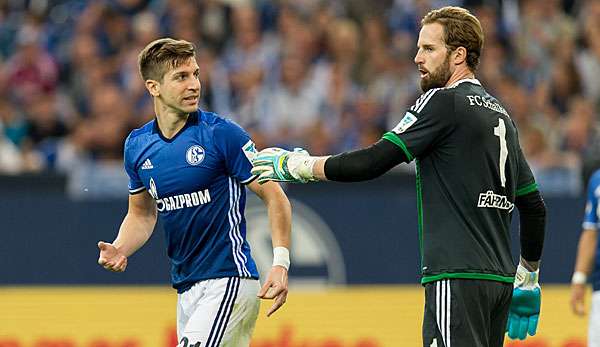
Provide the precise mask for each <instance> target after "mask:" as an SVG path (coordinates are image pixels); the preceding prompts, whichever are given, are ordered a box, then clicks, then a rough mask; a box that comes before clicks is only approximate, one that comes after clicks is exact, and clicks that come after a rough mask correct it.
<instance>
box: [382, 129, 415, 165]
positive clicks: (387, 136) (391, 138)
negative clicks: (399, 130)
mask: <svg viewBox="0 0 600 347" xmlns="http://www.w3.org/2000/svg"><path fill="white" fill-rule="evenodd" d="M382 138H384V139H386V140H388V141H390V142H391V143H393V144H395V145H396V146H398V147H400V148H401V149H402V151H404V154H405V155H406V158H407V159H408V162H411V161H412V160H413V159H414V158H415V157H414V156H413V155H412V154H411V153H410V151H409V150H408V148H407V147H406V144H405V143H404V141H402V139H401V138H399V137H398V135H396V134H394V133H393V132H391V131H388V132H387V133H385V134H383V137H382Z"/></svg>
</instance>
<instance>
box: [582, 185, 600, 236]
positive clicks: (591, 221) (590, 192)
mask: <svg viewBox="0 0 600 347" xmlns="http://www.w3.org/2000/svg"><path fill="white" fill-rule="evenodd" d="M598 178H599V175H598V174H596V175H593V176H592V178H591V179H590V182H589V183H588V187H587V196H586V198H587V200H586V203H585V214H584V216H583V225H582V227H583V228H584V229H593V230H597V229H598V214H600V211H599V210H598V196H597V195H596V190H598V188H599V187H600V186H599V185H598V181H599V179H598Z"/></svg>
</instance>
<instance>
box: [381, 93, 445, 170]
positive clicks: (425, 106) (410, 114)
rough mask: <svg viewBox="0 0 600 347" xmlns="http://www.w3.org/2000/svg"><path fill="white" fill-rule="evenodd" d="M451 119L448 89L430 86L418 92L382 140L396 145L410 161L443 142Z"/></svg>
mask: <svg viewBox="0 0 600 347" xmlns="http://www.w3.org/2000/svg"><path fill="white" fill-rule="evenodd" d="M454 120H455V110H454V95H453V94H452V93H451V91H449V90H445V89H440V88H436V89H431V90H429V91H427V92H426V93H425V94H423V95H421V97H420V98H419V99H418V100H417V101H416V102H415V104H414V105H413V106H412V107H410V108H409V109H408V110H407V111H406V113H405V114H404V117H403V118H402V119H401V120H400V122H399V123H398V125H396V127H395V128H394V129H392V130H391V131H389V132H387V133H385V134H384V135H383V139H385V140H388V141H390V142H392V143H394V144H396V145H397V146H398V147H400V148H401V149H402V151H404V154H405V155H406V157H407V158H408V161H412V160H413V159H414V158H418V157H420V156H422V155H424V154H426V153H427V152H428V151H429V150H430V149H431V148H432V147H433V146H435V145H436V144H437V143H439V142H440V141H443V139H444V138H445V137H446V136H447V135H448V134H449V133H450V132H451V131H452V129H453V127H454Z"/></svg>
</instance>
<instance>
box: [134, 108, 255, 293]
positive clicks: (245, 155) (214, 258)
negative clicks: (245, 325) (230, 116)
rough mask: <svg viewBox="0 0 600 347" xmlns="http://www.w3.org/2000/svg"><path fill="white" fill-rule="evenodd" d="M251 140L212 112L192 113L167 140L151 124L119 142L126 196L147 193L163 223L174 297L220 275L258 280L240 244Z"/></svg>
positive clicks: (245, 248)
mask: <svg viewBox="0 0 600 347" xmlns="http://www.w3.org/2000/svg"><path fill="white" fill-rule="evenodd" d="M255 151H256V149H255V147H254V144H253V143H252V141H251V139H250V136H249V135H248V134H247V133H246V132H245V131H244V130H243V129H242V128H241V127H239V126H238V125H237V124H235V123H233V122H232V121H229V120H226V119H223V118H220V117H219V116H217V115H216V114H214V113H210V112H203V111H201V110H198V112H194V113H191V114H190V115H189V117H188V120H187V122H186V124H185V126H184V127H183V129H181V130H180V131H179V133H177V134H176V135H175V136H174V137H173V138H172V139H167V138H165V137H164V136H163V135H162V133H161V132H160V130H159V129H158V123H157V122H156V120H153V121H151V122H149V123H147V124H145V125H144V126H143V127H141V128H139V129H135V130H133V131H132V132H131V134H129V136H128V138H127V140H126V141H125V170H126V171H127V174H128V175H129V192H130V194H136V193H140V192H144V191H145V190H147V191H148V192H149V193H150V195H151V196H152V197H153V198H154V199H155V200H156V206H157V209H158V214H159V216H160V218H161V221H162V222H163V223H162V224H163V226H164V230H165V236H166V241H167V254H168V256H169V259H170V261H171V282H172V284H173V287H174V288H175V289H177V291H178V292H179V293H182V292H184V291H186V290H187V289H189V288H190V287H191V286H192V285H194V283H196V282H198V281H202V280H206V279H213V278H222V277H245V278H258V271H257V269H256V264H255V263H254V260H253V259H252V257H251V255H250V247H249V246H248V242H247V241H246V221H245V218H244V207H245V204H246V191H245V188H244V186H243V184H245V183H249V182H250V181H252V179H253V178H254V176H252V174H251V173H250V169H251V168H252V164H251V163H250V158H251V155H252V154H253V153H255Z"/></svg>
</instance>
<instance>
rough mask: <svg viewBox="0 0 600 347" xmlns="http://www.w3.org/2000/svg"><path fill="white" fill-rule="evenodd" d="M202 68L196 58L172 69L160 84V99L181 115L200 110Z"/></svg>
mask: <svg viewBox="0 0 600 347" xmlns="http://www.w3.org/2000/svg"><path fill="white" fill-rule="evenodd" d="M199 75H200V68H199V67H198V63H196V59H195V58H194V57H192V58H190V59H189V60H188V61H186V62H184V63H182V64H181V65H179V66H178V67H176V68H174V69H171V70H169V71H167V72H166V73H165V75H164V76H163V81H162V83H161V84H160V99H161V101H162V103H163V104H164V105H165V106H167V107H168V108H170V109H172V110H173V111H175V112H176V113H179V114H188V113H190V112H194V111H196V110H197V109H198V102H199V100H200V87H201V86H200V77H199Z"/></svg>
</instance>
